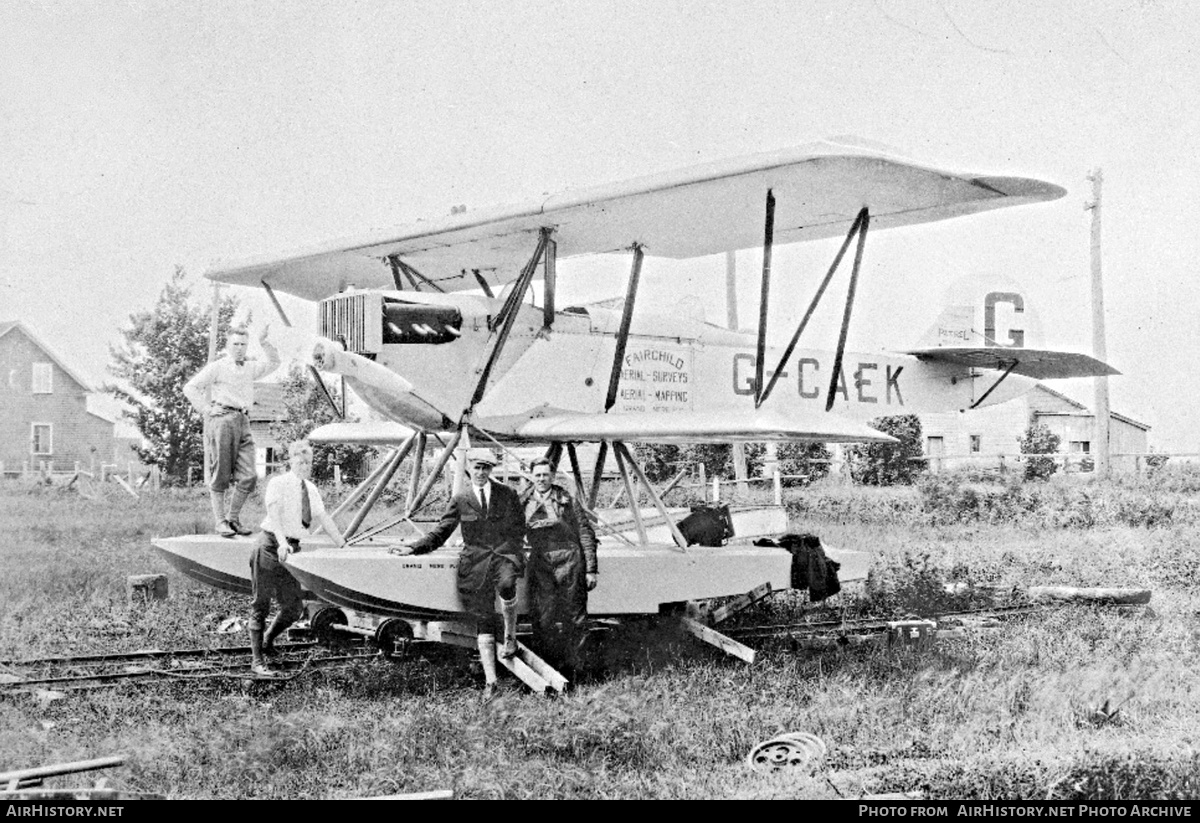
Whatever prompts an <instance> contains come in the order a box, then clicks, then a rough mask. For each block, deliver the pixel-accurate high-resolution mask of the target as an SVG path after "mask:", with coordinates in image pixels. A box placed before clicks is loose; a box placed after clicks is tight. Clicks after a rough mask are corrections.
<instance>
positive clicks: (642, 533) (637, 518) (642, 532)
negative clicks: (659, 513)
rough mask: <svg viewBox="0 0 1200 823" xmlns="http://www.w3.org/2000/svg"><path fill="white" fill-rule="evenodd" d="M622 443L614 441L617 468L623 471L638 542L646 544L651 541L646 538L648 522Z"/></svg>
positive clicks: (614, 456) (622, 476)
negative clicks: (626, 461)
mask: <svg viewBox="0 0 1200 823" xmlns="http://www.w3.org/2000/svg"><path fill="white" fill-rule="evenodd" d="M620 445H621V444H620V443H617V442H616V441H613V459H614V460H616V461H617V469H618V470H619V471H620V472H621V482H622V483H624V484H625V496H626V497H628V498H629V511H630V513H631V514H632V515H633V525H634V526H635V527H637V533H638V543H639V544H641V545H643V546H645V545H646V544H647V543H649V542H650V541H649V540H648V539H647V538H646V524H645V523H643V522H642V512H641V510H640V509H638V503H637V494H635V493H634V490H633V481H631V480H630V479H629V468H628V467H627V466H626V465H625V460H624V459H622V456H621V448H620ZM630 462H633V461H632V460H631V461H630Z"/></svg>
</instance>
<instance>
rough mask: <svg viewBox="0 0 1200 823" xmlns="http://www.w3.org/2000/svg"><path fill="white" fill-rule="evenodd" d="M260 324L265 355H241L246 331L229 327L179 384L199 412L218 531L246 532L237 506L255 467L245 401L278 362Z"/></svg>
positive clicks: (254, 480)
mask: <svg viewBox="0 0 1200 823" xmlns="http://www.w3.org/2000/svg"><path fill="white" fill-rule="evenodd" d="M270 328H271V327H270V326H269V325H266V326H263V330H262V332H260V333H259V336H258V342H259V345H261V346H262V350H263V351H264V352H265V353H266V355H267V359H266V360H264V361H261V362H260V361H255V360H251V359H249V358H247V357H246V349H247V346H248V344H249V335H248V334H247V333H246V330H245V329H231V330H230V331H229V334H228V336H227V338H226V341H225V355H224V356H223V357H219V358H217V359H216V360H214V361H213V362H211V363H209V364H208V365H207V366H205V367H204V368H202V369H201V370H200V371H199V372H197V373H196V375H195V376H194V377H193V378H192V379H191V380H189V381H188V382H187V384H186V385H185V386H184V387H183V395H184V397H186V398H187V399H188V402H189V403H191V404H192V407H193V408H195V409H196V411H197V412H199V413H200V416H201V417H202V418H204V460H205V464H206V466H207V468H208V488H209V493H210V497H211V500H212V510H213V519H214V520H215V521H216V532H217V534H219V535H221V536H222V537H233V536H235V535H239V534H243V535H245V534H250V533H251V532H250V530H249V529H247V528H245V527H244V526H242V523H241V519H240V518H241V516H242V506H243V505H244V504H245V502H246V498H248V497H249V496H250V494H251V492H253V491H254V487H255V484H256V483H257V482H258V475H257V473H256V472H255V468H254V440H253V438H252V437H251V436H250V407H251V406H253V405H254V381H255V380H260V379H262V378H263V377H266V376H267V375H268V374H270V373H271V372H273V371H275V369H277V368H278V367H279V352H278V351H276V350H275V347H274V346H272V345H271V343H270V341H268V340H267V333H268V332H269V331H270Z"/></svg>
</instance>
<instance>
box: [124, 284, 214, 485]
mask: <svg viewBox="0 0 1200 823" xmlns="http://www.w3.org/2000/svg"><path fill="white" fill-rule="evenodd" d="M237 309H238V304H237V300H236V299H235V298H233V297H224V298H222V299H221V301H220V303H219V305H218V309H217V346H218V348H222V347H224V345H225V333H226V331H227V330H228V328H229V325H230V323H231V322H232V320H233V316H234V313H235V312H236V311H237ZM211 320H212V315H211V309H210V308H209V307H207V306H198V305H194V304H193V303H192V300H191V288H190V287H189V286H188V285H187V284H186V275H185V273H184V270H183V268H182V267H180V266H176V268H175V273H174V274H173V275H171V278H170V279H169V280H168V281H167V284H166V285H165V286H164V287H163V290H162V293H161V294H160V295H159V296H158V301H157V302H156V303H155V304H154V308H153V309H152V310H151V311H142V312H135V313H133V314H131V315H129V326H128V327H126V328H123V329H121V336H122V337H123V338H124V342H123V343H122V344H121V345H119V346H112V347H110V348H109V355H110V356H111V357H112V359H113V362H112V365H110V366H109V367H108V370H109V372H110V373H111V374H112V375H113V376H115V377H116V378H118V379H119V380H122V381H124V384H123V385H116V384H107V385H105V386H104V390H105V391H106V392H108V393H109V394H112V395H113V396H114V397H116V398H117V399H118V400H121V401H122V402H124V403H125V404H126V406H128V407H129V408H128V409H126V411H125V412H123V414H124V416H125V417H126V418H127V419H129V420H132V421H133V423H134V425H136V426H137V429H138V431H139V432H141V434H142V437H143V438H145V440H146V445H145V446H137V447H135V449H134V450H135V451H136V452H137V454H138V458H139V459H140V460H141V461H142V462H143V463H146V464H148V465H151V466H158V468H159V469H160V470H161V471H162V472H163V475H164V476H165V477H166V478H167V480H168V481H169V482H175V483H186V482H187V481H188V471H189V469H190V467H192V466H203V465H204V438H203V430H204V421H203V420H201V418H200V415H198V414H197V413H196V411H195V409H193V408H192V406H191V404H190V403H188V401H187V398H185V397H184V396H183V384H184V383H186V382H187V381H188V380H190V379H191V377H192V375H194V374H195V373H196V372H198V371H200V369H201V368H203V367H204V365H205V364H206V363H207V362H208V333H209V326H210V324H211Z"/></svg>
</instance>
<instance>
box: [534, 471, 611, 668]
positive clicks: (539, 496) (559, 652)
mask: <svg viewBox="0 0 1200 823" xmlns="http://www.w3.org/2000/svg"><path fill="white" fill-rule="evenodd" d="M531 470H532V472H533V485H532V486H530V487H529V488H528V489H526V490H525V491H524V492H523V493H522V495H521V505H522V507H523V508H524V510H525V522H526V538H527V539H528V541H529V546H530V554H529V577H528V590H527V592H528V596H529V610H530V615H531V621H532V623H533V641H534V644H535V646H536V648H537V650H538V652H539V653H540V654H542V655H543V656H545V657H547V658H548V662H550V663H551V664H552V665H555V666H557V667H560V668H561V669H562V670H563V672H564V674H567V676H568V677H570V678H572V679H573V678H574V676H575V670H576V669H578V668H579V665H580V649H581V647H582V644H583V641H584V639H585V638H586V636H587V635H586V632H587V593H588V592H589V591H591V590H592V589H594V588H596V582H597V580H598V579H599V576H598V571H599V570H598V568H597V564H596V532H595V531H594V530H593V529H592V524H591V522H590V521H589V520H588V517H587V514H586V513H585V512H584V511H583V509H582V507H581V506H580V505H579V504H578V502H577V501H576V500H575V499H574V498H572V497H571V495H570V494H569V493H568V492H567V490H566V489H564V488H563V487H562V486H559V485H556V484H555V483H554V471H553V469H552V468H551V466H550V461H549V460H546V459H544V458H543V459H538V460H535V461H533V466H532V468H531Z"/></svg>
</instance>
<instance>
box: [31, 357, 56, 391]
mask: <svg viewBox="0 0 1200 823" xmlns="http://www.w3.org/2000/svg"><path fill="white" fill-rule="evenodd" d="M53 392H54V366H52V365H50V364H49V363H34V364H33V393H34V394H52V393H53Z"/></svg>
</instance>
